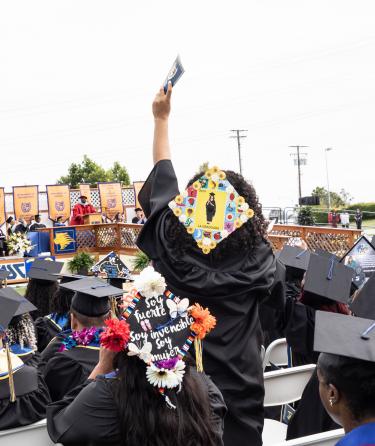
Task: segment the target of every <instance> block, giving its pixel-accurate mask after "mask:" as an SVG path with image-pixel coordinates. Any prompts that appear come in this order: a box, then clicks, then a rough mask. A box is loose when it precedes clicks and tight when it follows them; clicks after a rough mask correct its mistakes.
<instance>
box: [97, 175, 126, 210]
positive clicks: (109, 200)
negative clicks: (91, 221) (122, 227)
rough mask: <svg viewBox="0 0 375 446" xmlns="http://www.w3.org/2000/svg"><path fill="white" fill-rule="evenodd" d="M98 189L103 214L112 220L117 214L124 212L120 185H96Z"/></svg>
mask: <svg viewBox="0 0 375 446" xmlns="http://www.w3.org/2000/svg"><path fill="white" fill-rule="evenodd" d="M98 189H99V195H100V202H101V208H102V213H103V214H106V215H107V217H109V218H110V219H113V218H114V216H115V215H116V214H117V213H118V212H120V213H121V214H122V213H123V212H124V206H123V204H122V190H121V184H120V183H98Z"/></svg>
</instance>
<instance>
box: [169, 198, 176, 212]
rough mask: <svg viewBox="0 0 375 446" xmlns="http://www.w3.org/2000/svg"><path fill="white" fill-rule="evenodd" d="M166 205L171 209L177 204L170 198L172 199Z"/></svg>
mask: <svg viewBox="0 0 375 446" xmlns="http://www.w3.org/2000/svg"><path fill="white" fill-rule="evenodd" d="M168 206H169V207H170V208H171V209H172V210H173V209H174V208H176V207H177V204H176V202H175V201H174V200H172V201H170V202H169V204H168Z"/></svg>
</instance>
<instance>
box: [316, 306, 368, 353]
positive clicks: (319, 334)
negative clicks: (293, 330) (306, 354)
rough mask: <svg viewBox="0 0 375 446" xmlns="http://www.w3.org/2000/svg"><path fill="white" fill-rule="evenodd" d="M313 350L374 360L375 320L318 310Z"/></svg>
mask: <svg viewBox="0 0 375 446" xmlns="http://www.w3.org/2000/svg"><path fill="white" fill-rule="evenodd" d="M314 350H315V351H317V352H320V353H331V354H333V355H340V356H346V357H348V358H356V359H362V360H364V361H375V322H374V321H372V320H370V319H363V318H360V317H353V316H349V315H344V314H340V313H331V312H327V311H317V312H316V313H315V336H314Z"/></svg>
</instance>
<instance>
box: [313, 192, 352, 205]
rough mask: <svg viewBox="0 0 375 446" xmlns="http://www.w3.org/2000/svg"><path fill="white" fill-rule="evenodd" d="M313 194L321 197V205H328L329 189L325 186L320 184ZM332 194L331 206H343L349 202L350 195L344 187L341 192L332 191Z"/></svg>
mask: <svg viewBox="0 0 375 446" xmlns="http://www.w3.org/2000/svg"><path fill="white" fill-rule="evenodd" d="M342 194H344V195H342ZM311 195H314V196H317V197H319V198H320V205H321V206H323V207H326V208H327V207H328V191H327V189H326V188H325V187H321V186H318V187H316V188H315V189H314V190H313V191H312V193H311ZM330 196H331V208H332V209H333V208H342V207H345V206H346V204H347V200H348V198H350V195H349V193H348V192H346V191H345V190H344V189H341V192H340V193H339V194H338V193H337V192H333V191H331V192H330Z"/></svg>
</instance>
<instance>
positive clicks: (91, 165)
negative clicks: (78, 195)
mask: <svg viewBox="0 0 375 446" xmlns="http://www.w3.org/2000/svg"><path fill="white" fill-rule="evenodd" d="M105 181H118V182H120V183H122V185H128V184H130V178H129V174H128V172H127V170H126V168H125V167H124V166H121V164H120V163H119V162H118V161H115V162H114V164H113V166H112V167H111V168H110V169H108V170H107V171H106V170H105V169H104V168H103V167H102V166H100V165H99V164H97V163H96V162H95V161H93V160H92V159H90V158H89V157H88V156H87V155H84V157H83V161H82V162H81V163H80V164H77V163H72V164H71V165H70V166H69V168H68V173H67V175H64V176H62V177H60V178H59V179H58V180H57V183H58V184H69V186H70V187H71V188H72V189H77V188H78V187H79V185H80V184H81V183H86V184H90V186H91V187H95V186H96V183H98V182H105Z"/></svg>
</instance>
